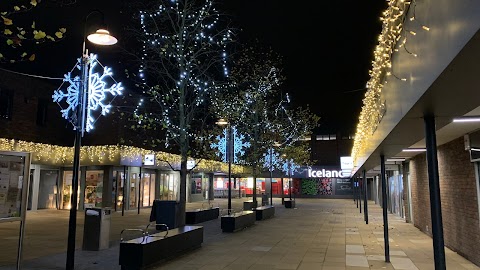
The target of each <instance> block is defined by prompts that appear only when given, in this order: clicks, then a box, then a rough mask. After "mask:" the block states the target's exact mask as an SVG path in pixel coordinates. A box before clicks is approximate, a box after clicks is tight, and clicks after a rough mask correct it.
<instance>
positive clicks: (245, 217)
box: [221, 210, 256, 232]
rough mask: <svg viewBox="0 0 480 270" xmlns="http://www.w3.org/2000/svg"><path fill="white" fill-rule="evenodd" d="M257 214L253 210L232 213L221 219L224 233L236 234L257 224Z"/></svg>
mask: <svg viewBox="0 0 480 270" xmlns="http://www.w3.org/2000/svg"><path fill="white" fill-rule="evenodd" d="M255 219H256V217H255V212H254V211H251V210H247V211H241V212H237V213H231V214H229V215H225V216H222V217H221V228H222V232H236V231H239V230H242V229H244V228H247V227H249V226H251V225H253V224H255Z"/></svg>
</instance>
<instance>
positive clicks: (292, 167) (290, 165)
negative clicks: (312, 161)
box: [282, 159, 300, 176]
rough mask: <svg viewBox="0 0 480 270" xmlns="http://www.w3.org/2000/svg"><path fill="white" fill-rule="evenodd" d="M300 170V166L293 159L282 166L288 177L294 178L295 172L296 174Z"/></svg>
mask: <svg viewBox="0 0 480 270" xmlns="http://www.w3.org/2000/svg"><path fill="white" fill-rule="evenodd" d="M299 168H300V166H299V165H297V164H295V163H294V162H293V159H286V160H284V163H283V165H282V171H283V172H284V173H285V174H286V175H288V176H292V175H293V173H294V172H296V171H297V170H298V169H299Z"/></svg>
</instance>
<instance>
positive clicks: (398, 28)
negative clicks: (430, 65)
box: [351, 0, 417, 163]
mask: <svg viewBox="0 0 480 270" xmlns="http://www.w3.org/2000/svg"><path fill="white" fill-rule="evenodd" d="M410 4H411V3H410V2H407V1H397V0H389V1H388V7H387V9H386V10H385V11H384V12H383V13H382V16H381V18H380V20H381V21H382V31H381V33H380V35H379V37H378V44H377V46H376V48H375V50H374V60H373V61H372V68H371V70H370V71H369V75H370V79H369V81H368V82H367V84H366V88H367V91H366V93H365V96H364V99H363V105H362V110H361V112H360V116H359V122H358V124H357V130H356V134H355V139H354V145H353V148H352V153H351V156H352V157H353V161H354V163H355V162H356V161H357V159H358V157H359V156H360V155H362V154H364V153H365V151H366V149H367V147H368V143H369V138H370V136H371V135H372V134H373V133H374V132H375V130H376V128H377V126H378V123H379V122H378V119H381V116H382V113H384V112H382V108H381V104H382V102H380V101H381V93H382V89H383V87H384V85H385V83H386V78H385V77H386V76H388V75H393V76H395V75H394V74H393V72H392V71H391V67H392V63H391V61H392V55H393V53H394V52H397V51H398V50H397V49H396V47H397V45H398V47H404V48H405V43H406V37H405V38H404V39H403V41H402V42H401V43H400V44H397V43H398V42H399V41H400V40H401V36H402V32H403V31H405V29H404V21H405V18H406V15H407V14H406V13H407V12H408V9H409V7H410ZM412 32H413V31H412ZM413 33H415V32H413ZM413 33H410V34H412V35H413ZM415 34H416V33H415ZM405 50H406V51H407V52H409V51H408V50H407V49H406V48H405ZM409 53H410V54H412V53H411V52H409ZM412 55H414V56H417V55H416V54H412ZM395 77H396V78H397V79H400V80H402V81H405V80H406V79H404V78H399V77H397V76H395Z"/></svg>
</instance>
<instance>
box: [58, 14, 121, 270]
mask: <svg viewBox="0 0 480 270" xmlns="http://www.w3.org/2000/svg"><path fill="white" fill-rule="evenodd" d="M95 13H99V14H100V15H101V16H102V23H103V19H104V15H103V13H102V12H101V11H99V10H94V11H92V12H90V13H89V14H88V15H87V16H86V17H85V22H84V23H85V24H84V35H83V51H82V59H81V78H80V82H79V84H78V86H79V87H78V93H77V94H78V96H77V97H76V98H77V104H76V108H75V114H76V121H75V126H74V129H75V143H74V147H75V148H74V156H73V178H72V187H73V188H72V196H71V208H70V219H69V223H68V245H67V263H66V269H68V270H70V269H74V265H75V264H74V259H75V234H76V226H77V197H78V193H77V188H78V176H79V171H80V147H81V144H82V136H83V134H84V132H85V118H86V109H87V101H88V98H89V97H88V87H89V76H90V70H89V64H90V61H91V60H90V56H89V55H88V50H87V49H86V48H85V39H88V40H89V41H90V42H92V43H94V44H97V45H113V44H115V43H117V39H116V38H115V37H113V36H111V35H110V33H109V32H108V31H107V30H106V29H105V28H101V29H98V30H97V31H96V32H95V33H93V34H89V35H88V36H87V31H86V29H87V21H88V19H89V17H90V16H91V15H93V14H95ZM119 90H121V89H119ZM87 117H88V116H87ZM87 125H88V124H87ZM87 131H88V129H87Z"/></svg>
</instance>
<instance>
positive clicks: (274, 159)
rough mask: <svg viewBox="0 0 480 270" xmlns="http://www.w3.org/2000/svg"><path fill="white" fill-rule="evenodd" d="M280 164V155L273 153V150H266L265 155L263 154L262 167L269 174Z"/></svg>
mask: <svg viewBox="0 0 480 270" xmlns="http://www.w3.org/2000/svg"><path fill="white" fill-rule="evenodd" d="M280 162H281V159H280V154H279V153H277V152H275V150H274V149H273V148H270V149H268V151H267V153H264V154H263V167H264V168H267V169H268V170H269V171H271V172H273V170H274V169H275V168H277V167H278V166H280Z"/></svg>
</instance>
